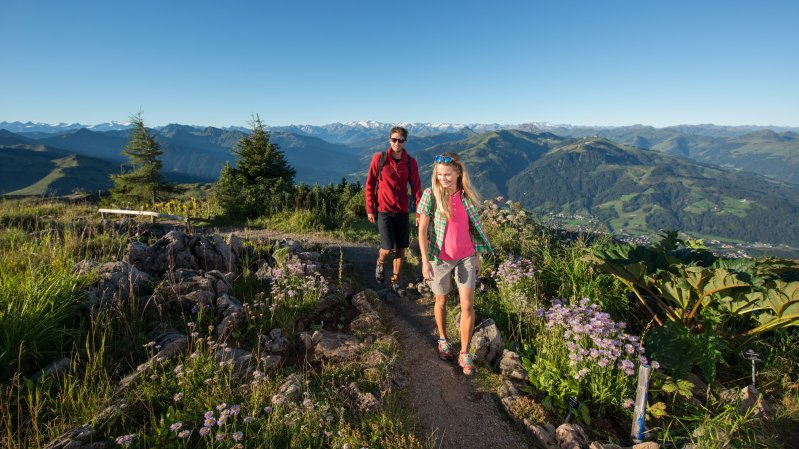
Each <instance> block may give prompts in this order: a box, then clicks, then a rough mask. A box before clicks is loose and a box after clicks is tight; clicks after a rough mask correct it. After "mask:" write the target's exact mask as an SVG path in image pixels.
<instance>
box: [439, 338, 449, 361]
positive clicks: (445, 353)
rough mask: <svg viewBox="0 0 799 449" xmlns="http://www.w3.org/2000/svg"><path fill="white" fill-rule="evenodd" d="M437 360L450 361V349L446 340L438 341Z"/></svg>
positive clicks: (440, 339)
mask: <svg viewBox="0 0 799 449" xmlns="http://www.w3.org/2000/svg"><path fill="white" fill-rule="evenodd" d="M438 358H439V359H441V360H452V347H451V346H450V344H449V341H447V339H446V338H439V339H438Z"/></svg>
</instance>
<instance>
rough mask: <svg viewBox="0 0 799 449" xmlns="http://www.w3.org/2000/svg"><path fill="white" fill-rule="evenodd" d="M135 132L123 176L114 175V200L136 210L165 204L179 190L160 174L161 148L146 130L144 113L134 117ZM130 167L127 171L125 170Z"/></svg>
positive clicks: (126, 153)
mask: <svg viewBox="0 0 799 449" xmlns="http://www.w3.org/2000/svg"><path fill="white" fill-rule="evenodd" d="M131 122H132V123H133V129H132V131H131V133H130V138H129V140H128V143H127V145H125V148H124V149H123V150H122V154H124V155H125V156H127V157H128V162H126V163H124V164H123V165H122V173H120V174H118V175H111V179H112V180H113V181H114V187H113V188H112V189H111V197H112V199H113V200H114V201H115V202H118V203H122V204H129V205H133V206H137V205H141V204H148V203H149V204H150V205H151V206H154V205H155V203H156V202H158V201H160V200H163V199H164V198H165V197H167V196H168V195H169V194H171V193H175V192H177V191H178V188H177V186H175V185H174V184H172V183H168V182H166V181H165V179H164V177H163V175H162V174H161V167H162V165H163V163H162V162H161V155H162V154H163V153H164V152H163V150H161V145H160V144H159V143H158V141H157V140H155V136H154V135H153V134H151V133H150V132H149V131H147V128H145V127H144V119H143V118H142V115H141V113H138V114H136V115H134V116H132V117H131ZM126 167H127V170H126Z"/></svg>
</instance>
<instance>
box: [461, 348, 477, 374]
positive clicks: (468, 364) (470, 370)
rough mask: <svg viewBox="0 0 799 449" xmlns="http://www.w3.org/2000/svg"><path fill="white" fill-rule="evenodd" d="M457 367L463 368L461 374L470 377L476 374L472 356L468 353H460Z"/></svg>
mask: <svg viewBox="0 0 799 449" xmlns="http://www.w3.org/2000/svg"><path fill="white" fill-rule="evenodd" d="M458 365H460V366H461V368H463V374H465V375H467V376H472V375H474V374H475V373H476V372H477V367H476V366H474V356H473V355H472V354H469V353H468V352H461V355H460V356H458Z"/></svg>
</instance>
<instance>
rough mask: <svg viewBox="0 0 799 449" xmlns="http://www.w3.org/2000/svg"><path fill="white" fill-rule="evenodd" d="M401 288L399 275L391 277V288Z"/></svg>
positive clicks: (396, 290)
mask: <svg viewBox="0 0 799 449" xmlns="http://www.w3.org/2000/svg"><path fill="white" fill-rule="evenodd" d="M399 288H400V283H399V276H392V277H391V289H392V290H394V291H395V292H398V291H399Z"/></svg>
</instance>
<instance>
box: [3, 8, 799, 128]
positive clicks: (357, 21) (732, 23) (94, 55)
mask: <svg viewBox="0 0 799 449" xmlns="http://www.w3.org/2000/svg"><path fill="white" fill-rule="evenodd" d="M797 24H799V2H797V1H795V0H791V1H768V0H764V1H762V2H754V1H751V0H747V1H739V0H726V1H716V0H713V1H702V0H693V1H684V0H675V1H657V2H655V1H647V0H637V1H614V0H605V1H597V0H585V1H570V0H553V1H551V2H541V1H532V0H528V1H518V2H516V1H494V2H491V1H484V0H483V1H479V2H478V1H474V2H473V1H457V2H454V1H453V2H448V1H436V0H428V1H424V2H417V1H401V2H382V1H376V0H372V1H360V2H340V1H324V2H303V1H299V0H297V1H287V0H286V1H251V2H250V1H247V2H244V1H240V2H235V1H233V2H219V1H205V0H194V1H170V0H162V1H150V0H143V1H117V0H102V1H100V0H97V1H82V0H73V1H61V0H49V1H37V0H3V1H2V3H0V30H2V34H3V37H2V40H0V121H16V120H20V121H29V120H30V121H35V122H49V123H56V122H81V123H84V124H95V123H100V122H107V121H112V120H117V121H124V120H126V119H127V117H128V116H130V114H132V113H136V112H138V111H140V110H141V111H142V112H143V113H144V119H145V123H146V124H148V125H152V126H157V125H164V124H167V123H183V124H195V125H212V126H228V125H246V124H247V122H248V121H249V119H250V117H251V116H252V115H253V114H256V113H257V114H259V115H260V117H261V118H262V119H263V120H264V122H265V123H267V124H269V125H287V124H317V125H319V124H325V123H332V122H346V121H351V120H378V121H382V122H389V123H396V122H433V123H440V122H450V123H503V124H517V123H524V122H532V121H547V122H552V123H570V124H577V125H630V124H636V123H642V124H648V125H654V126H658V127H660V126H669V125H676V124H699V123H715V124H719V125H744V124H754V125H784V126H799V31H797V29H798V28H797V27H798V26H799V25H797Z"/></svg>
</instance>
